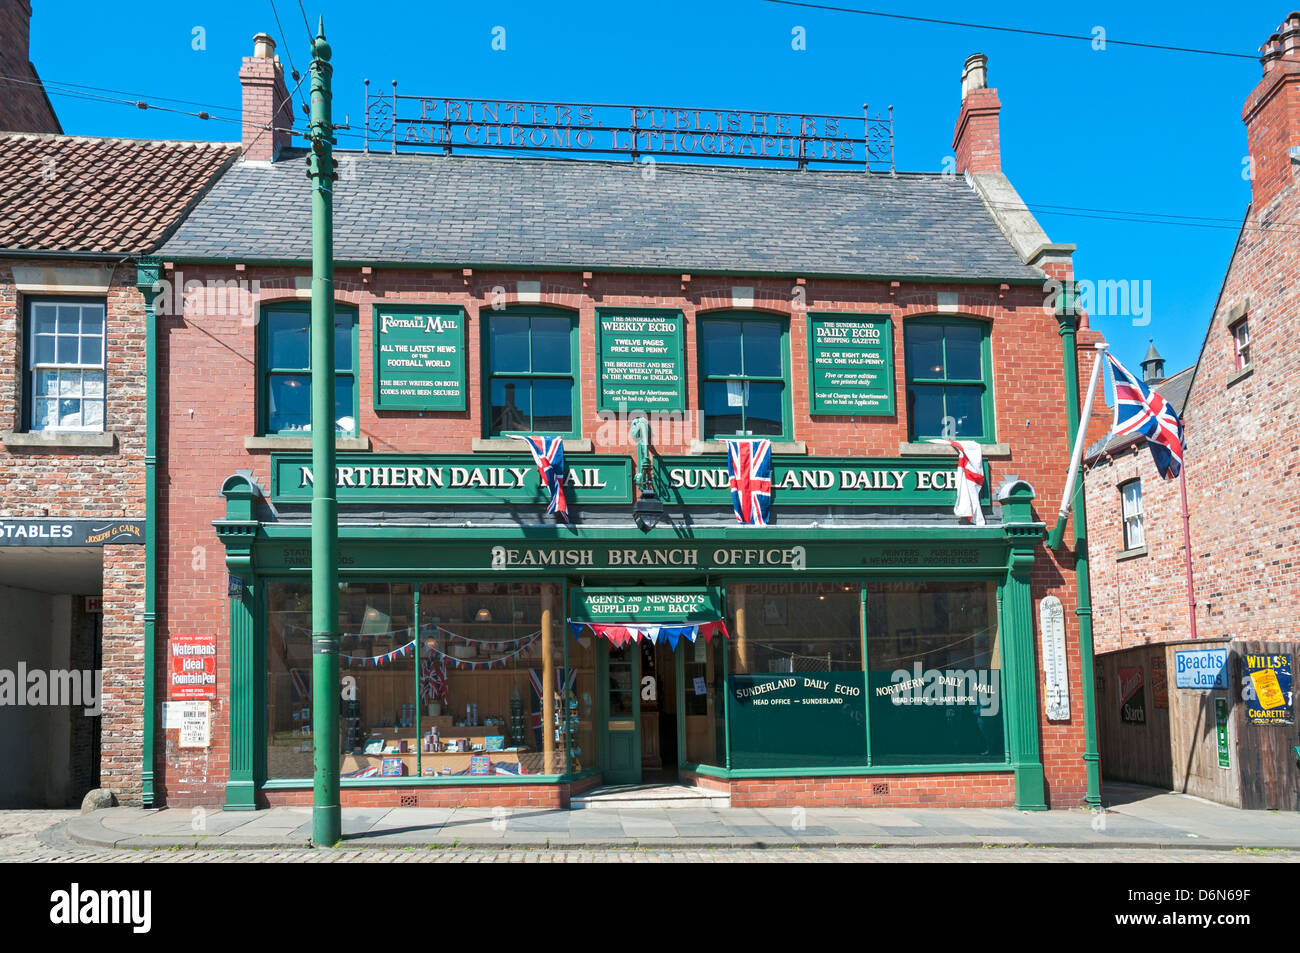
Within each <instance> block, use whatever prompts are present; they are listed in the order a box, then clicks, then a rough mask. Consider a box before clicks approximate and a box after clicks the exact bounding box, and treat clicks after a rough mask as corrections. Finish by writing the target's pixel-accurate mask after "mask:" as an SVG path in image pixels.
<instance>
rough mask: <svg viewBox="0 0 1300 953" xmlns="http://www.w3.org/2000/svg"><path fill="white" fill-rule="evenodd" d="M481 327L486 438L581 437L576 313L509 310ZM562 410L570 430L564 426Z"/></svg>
mask: <svg viewBox="0 0 1300 953" xmlns="http://www.w3.org/2000/svg"><path fill="white" fill-rule="evenodd" d="M562 322H567V323H568V326H567V331H566V329H565V327H564V324H563V323H562ZM482 325H483V327H482V335H483V337H482V352H483V356H482V362H483V395H482V399H483V435H484V436H485V437H508V436H513V435H515V434H524V435H527V434H547V435H549V436H559V437H573V438H577V437H581V436H582V401H581V389H580V387H579V364H578V356H579V354H578V315H577V314H576V313H575V312H573V311H566V310H563V309H560V308H506V309H504V310H501V311H490V312H486V313H484V316H483V321H482ZM565 333H567V334H568V347H567V348H565V347H564V344H563V341H562V336H563V334H565ZM566 356H567V359H568V361H567V365H566V363H565V361H564V358H565V357H566ZM566 389H567V391H568V398H567V400H566V399H565V394H564V392H565V390H566ZM522 394H526V395H527V407H526V408H525V407H524V406H522V405H523V403H524V397H523V396H522ZM539 410H540V411H541V412H540V413H539ZM564 411H567V413H568V418H569V424H568V427H567V428H566V427H564V426H562V425H561V418H562V415H563V413H562V412H564Z"/></svg>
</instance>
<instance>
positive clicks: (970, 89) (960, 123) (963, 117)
mask: <svg viewBox="0 0 1300 953" xmlns="http://www.w3.org/2000/svg"><path fill="white" fill-rule="evenodd" d="M988 63H989V58H988V57H987V56H985V55H984V54H983V53H976V54H975V55H974V56H971V57H969V58H968V59H967V60H966V65H965V66H964V67H963V68H962V71H961V114H960V115H959V116H958V117H957V128H956V130H955V131H954V132H953V136H952V148H953V154H954V155H955V156H956V158H957V174H958V175H961V174H963V173H965V172H967V171H970V172H1001V171H1002V145H1001V143H1000V141H999V139H998V113H999V112H1001V111H1002V103H1001V101H1000V100H999V99H998V91H997V90H996V89H989V88H988V85H989V79H988Z"/></svg>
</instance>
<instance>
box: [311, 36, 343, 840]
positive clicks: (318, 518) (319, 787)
mask: <svg viewBox="0 0 1300 953" xmlns="http://www.w3.org/2000/svg"><path fill="white" fill-rule="evenodd" d="M311 56H312V59H311V124H310V127H309V129H308V139H309V140H310V141H311V152H310V154H309V155H308V157H307V175H308V177H310V179H311V182H312V193H311V245H312V253H311V469H312V476H313V481H312V496H311V614H312V620H311V622H312V624H311V629H312V632H311V652H312V664H311V672H312V730H313V733H314V734H313V739H312V740H313V746H314V754H313V767H314V769H315V784H314V786H313V791H312V815H311V829H312V840H313V841H314V842H315V843H316V844H317V845H319V846H322V847H328V846H333V845H334V844H336V843H338V840H339V837H340V836H341V834H342V816H341V810H340V806H339V634H338V602H339V596H338V585H337V580H338V535H339V509H338V499H337V496H336V490H335V487H334V431H335V420H334V178H335V176H334V156H333V150H332V148H331V146H332V140H333V137H334V125H333V120H332V118H331V115H330V75H331V74H332V73H333V71H334V70H333V67H332V66H330V62H329V60H330V45H329V43H327V42H326V41H325V21H324V20H323V19H322V20H321V21H320V26H319V27H318V28H317V31H316V39H315V41H314V42H313V43H312V48H311Z"/></svg>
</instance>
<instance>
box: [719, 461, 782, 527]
mask: <svg viewBox="0 0 1300 953" xmlns="http://www.w3.org/2000/svg"><path fill="white" fill-rule="evenodd" d="M727 482H728V485H729V486H730V487H731V505H732V507H733V508H734V509H735V511H736V519H737V520H739V521H740V522H742V523H753V524H755V525H757V526H766V525H767V514H768V511H769V510H770V509H771V507H772V441H770V440H728V441H727Z"/></svg>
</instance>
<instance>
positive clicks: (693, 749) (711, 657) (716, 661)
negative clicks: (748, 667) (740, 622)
mask: <svg viewBox="0 0 1300 953" xmlns="http://www.w3.org/2000/svg"><path fill="white" fill-rule="evenodd" d="M678 651H681V652H685V653H686V654H685V657H684V658H683V660H682V692H683V694H682V698H683V706H682V707H683V717H684V719H685V722H686V724H685V734H686V755H685V760H686V762H687V763H688V764H707V765H712V766H714V767H719V768H721V767H725V766H726V763H727V761H726V758H727V722H726V716H725V713H724V711H723V709H724V707H725V705H726V692H727V686H726V681H725V674H726V658H725V656H726V652H727V645H726V639H722V638H715V639H713V640H712V641H710V642H705V641H704V640H703V639H697V640H696V642H695V644H693V645H682V646H679V647H678Z"/></svg>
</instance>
